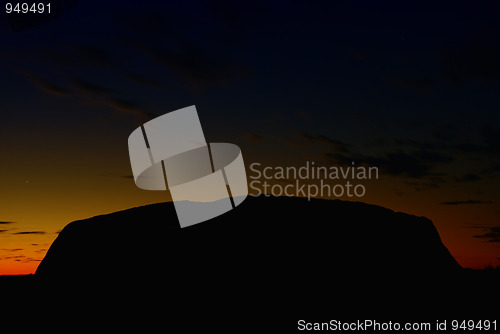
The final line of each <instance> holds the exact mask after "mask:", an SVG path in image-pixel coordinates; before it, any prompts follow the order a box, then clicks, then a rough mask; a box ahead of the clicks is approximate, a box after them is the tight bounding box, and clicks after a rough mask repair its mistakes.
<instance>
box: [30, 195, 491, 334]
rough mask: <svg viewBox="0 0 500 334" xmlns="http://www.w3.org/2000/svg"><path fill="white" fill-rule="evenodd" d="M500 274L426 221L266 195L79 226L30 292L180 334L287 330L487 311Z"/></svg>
mask: <svg viewBox="0 0 500 334" xmlns="http://www.w3.org/2000/svg"><path fill="white" fill-rule="evenodd" d="M497 278H498V275H493V274H490V273H486V272H485V273H483V274H481V275H475V274H474V273H472V272H470V271H468V270H464V269H462V268H461V267H460V266H459V265H458V264H457V262H456V261H455V259H454V258H453V257H452V256H451V254H450V253H449V251H448V250H447V249H446V247H445V246H444V245H443V243H442V242H441V239H440V237H439V234H438V232H437V230H436V228H435V227H434V224H433V223H432V222H431V221H430V220H429V219H427V218H423V217H416V216H412V215H408V214H404V213H400V212H394V211H392V210H389V209H385V208H382V207H379V206H375V205H368V204H364V203H359V202H344V201H339V200H335V201H330V200H319V199H313V200H310V201H308V200H307V199H304V198H284V197H281V198H275V197H269V198H267V197H264V196H261V197H257V198H254V197H249V198H247V199H246V200H245V201H244V202H243V203H242V204H241V205H239V206H238V207H236V208H235V209H234V210H232V211H230V212H228V213H226V214H224V215H221V216H219V217H216V218H214V219H212V220H210V221H206V222H203V223H201V224H198V225H195V226H191V227H188V228H184V229H181V228H180V227H179V224H178V221H177V216H176V213H175V210H174V207H173V204H172V203H159V204H153V205H148V206H143V207H137V208H132V209H128V210H124V211H120V212H115V213H111V214H108V215H102V216H97V217H93V218H89V219H85V220H81V221H75V222H72V223H70V224H68V225H67V226H66V227H65V228H64V229H63V230H62V231H61V233H60V234H59V235H58V237H57V239H56V240H55V241H54V243H53V244H52V246H51V247H50V249H49V251H48V252H47V255H46V256H45V258H44V259H43V261H42V262H41V263H40V265H39V267H38V269H37V271H36V274H35V275H34V281H35V282H36V284H35V285H34V286H36V288H34V290H36V291H43V292H44V293H45V294H46V298H47V300H51V301H53V300H57V301H58V304H59V305H61V307H62V308H64V309H66V308H67V307H66V306H64V305H73V306H74V305H75V304H78V305H80V306H81V307H85V308H86V309H87V307H89V306H83V305H92V310H94V308H97V309H99V310H101V311H102V312H104V313H106V312H108V311H109V310H112V311H113V312H112V313H115V314H120V313H119V312H115V311H116V310H120V311H123V312H125V313H126V314H128V313H132V314H133V315H132V316H136V315H137V314H141V315H144V314H146V315H147V316H148V317H152V318H154V319H156V320H152V321H153V322H152V323H154V324H158V322H162V321H163V319H166V320H165V321H167V322H168V323H172V324H175V326H187V329H186V328H184V330H183V331H181V332H199V331H200V330H202V331H203V330H208V329H214V330H215V329H216V330H218V331H222V332H235V331H236V332H238V328H240V329H241V328H245V329H250V330H254V331H255V332H262V331H263V330H264V331H265V332H276V333H280V332H293V331H295V330H296V329H297V328H296V324H297V321H298V320H299V319H304V318H306V319H308V320H311V321H312V320H314V319H317V320H318V321H320V320H322V321H325V320H326V321H329V320H330V319H335V318H341V319H344V320H345V319H347V318H349V319H358V318H360V319H363V317H367V318H372V317H375V319H380V317H384V318H385V319H389V320H390V319H401V318H400V317H401V316H404V317H408V316H410V317H413V318H415V317H416V318H417V319H420V320H422V317H424V318H425V317H426V318H425V319H428V320H432V321H433V322H435V319H437V318H443V317H446V316H448V317H449V316H450V315H451V316H453V317H459V318H460V316H462V317H472V316H473V315H474V314H477V315H478V316H481V317H483V318H484V317H487V316H488V311H491V309H490V306H488V305H491V303H488V302H487V301H488V300H489V299H490V298H498V293H497V292H495V291H498V289H496V288H495V287H496V286H497V284H498V283H497V282H498V280H497ZM479 286H480V287H481V289H485V290H486V291H488V293H484V294H478V293H477V291H478V289H479V288H478V287H479ZM495 296H496V297H495ZM42 299H43V298H42ZM68 310H71V308H68ZM70 312H73V311H70ZM86 312H87V311H86ZM108 313H109V312H108ZM108 313H106V314H108ZM398 316H399V318H398ZM377 317H379V318H377ZM436 317H437V318H436ZM160 319H161V320H160ZM464 319H465V318H464ZM243 325H244V327H241V326H243ZM174 332H177V331H174Z"/></svg>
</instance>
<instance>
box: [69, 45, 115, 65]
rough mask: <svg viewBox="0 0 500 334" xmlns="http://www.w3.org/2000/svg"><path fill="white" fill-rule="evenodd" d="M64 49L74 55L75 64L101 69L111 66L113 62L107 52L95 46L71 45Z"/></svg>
mask: <svg viewBox="0 0 500 334" xmlns="http://www.w3.org/2000/svg"><path fill="white" fill-rule="evenodd" d="M66 47H67V48H68V49H69V50H71V51H72V52H73V53H74V54H75V55H76V59H77V63H81V64H85V65H91V66H97V67H101V66H109V65H112V64H113V63H114V61H115V59H114V58H113V57H112V56H111V54H110V53H109V52H107V51H104V50H103V49H101V48H98V47H95V46H90V45H82V44H72V45H67V46H66Z"/></svg>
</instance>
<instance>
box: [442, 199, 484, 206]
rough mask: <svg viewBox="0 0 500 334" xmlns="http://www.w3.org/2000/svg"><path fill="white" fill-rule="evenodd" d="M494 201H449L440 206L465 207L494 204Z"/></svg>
mask: <svg viewBox="0 0 500 334" xmlns="http://www.w3.org/2000/svg"><path fill="white" fill-rule="evenodd" d="M492 203H493V202H492V201H481V200H473V199H469V200H466V201H447V202H441V203H439V204H442V205H463V204H492Z"/></svg>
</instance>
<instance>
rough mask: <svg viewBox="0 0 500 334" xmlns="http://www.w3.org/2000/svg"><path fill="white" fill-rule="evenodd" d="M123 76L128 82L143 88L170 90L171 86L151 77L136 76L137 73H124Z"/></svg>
mask: <svg viewBox="0 0 500 334" xmlns="http://www.w3.org/2000/svg"><path fill="white" fill-rule="evenodd" d="M124 76H125V77H126V78H127V79H128V80H130V81H132V82H133V83H135V84H136V85H140V86H144V87H147V88H154V89H168V88H171V85H169V84H167V83H164V82H162V81H161V80H158V79H156V78H154V77H153V76H151V75H146V74H137V73H125V74H124Z"/></svg>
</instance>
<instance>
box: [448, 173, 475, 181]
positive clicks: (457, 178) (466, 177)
mask: <svg viewBox="0 0 500 334" xmlns="http://www.w3.org/2000/svg"><path fill="white" fill-rule="evenodd" d="M454 179H455V181H457V182H473V181H479V180H481V177H480V176H479V175H477V174H474V173H467V174H463V175H461V176H455V177H454Z"/></svg>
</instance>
